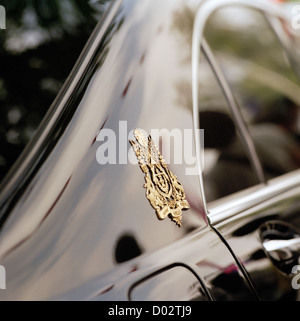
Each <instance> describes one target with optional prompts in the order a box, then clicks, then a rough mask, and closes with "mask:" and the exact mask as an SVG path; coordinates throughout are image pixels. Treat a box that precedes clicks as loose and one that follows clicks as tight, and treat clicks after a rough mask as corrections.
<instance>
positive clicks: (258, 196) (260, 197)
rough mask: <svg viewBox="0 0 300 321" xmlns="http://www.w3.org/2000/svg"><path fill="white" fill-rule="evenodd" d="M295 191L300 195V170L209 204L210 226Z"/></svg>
mask: <svg viewBox="0 0 300 321" xmlns="http://www.w3.org/2000/svg"><path fill="white" fill-rule="evenodd" d="M293 189H298V190H295V193H299V194H300V169H298V170H296V171H293V172H290V173H288V174H285V175H282V176H280V177H276V178H274V179H271V180H270V181H268V183H267V184H266V185H264V184H260V185H256V186H254V187H250V188H248V189H246V190H243V191H241V192H238V193H235V194H232V195H230V196H228V197H224V198H221V199H219V200H217V201H214V202H211V203H209V204H208V207H209V213H208V218H209V221H210V224H211V225H216V224H219V223H221V222H223V221H225V220H227V219H230V218H231V217H233V216H235V215H237V214H239V213H241V212H243V211H246V210H248V209H250V208H253V207H254V206H258V205H260V204H261V203H262V202H268V201H271V202H275V201H276V200H280V198H281V197H283V194H284V193H287V192H291V191H292V190H293Z"/></svg>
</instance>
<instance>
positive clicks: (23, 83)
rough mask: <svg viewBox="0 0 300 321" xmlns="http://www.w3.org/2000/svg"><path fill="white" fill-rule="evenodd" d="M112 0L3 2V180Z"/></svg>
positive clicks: (0, 114)
mask: <svg viewBox="0 0 300 321" xmlns="http://www.w3.org/2000/svg"><path fill="white" fill-rule="evenodd" d="M108 1H109V0H103V1H98V2H97V5H91V3H90V2H89V1H77V0H64V1H58V0H43V1H38V0H32V1H30V0H27V1H25V0H18V1H17V0H15V1H12V0H6V1H2V3H1V5H3V6H4V7H5V9H6V19H7V21H6V30H1V31H0V42H1V46H0V64H1V68H0V106H1V108H0V148H1V149H0V179H2V178H3V176H4V175H5V174H6V172H7V171H8V169H9V168H10V166H11V165H12V163H13V162H14V161H15V159H16V158H17V157H18V155H19V154H20V152H21V151H22V149H23V148H24V146H25V144H26V143H27V142H28V140H29V139H30V137H31V136H32V134H33V132H34V131H35V129H36V127H37V126H38V124H39V123H40V122H41V119H42V118H43V116H44V114H45V112H46V111H47V109H48V107H49V106H50V104H51V103H52V101H53V100H54V98H55V96H56V94H57V92H58V90H59V89H60V87H61V86H62V84H63V82H64V80H65V79H66V77H67V76H68V74H69V72H70V71H71V68H72V67H73V65H74V63H75V61H76V59H77V58H78V56H79V54H80V52H81V50H82V48H83V46H84V44H85V43H86V41H87V39H88V37H89V36H90V34H91V32H92V30H93V28H94V27H95V24H96V22H97V20H98V19H99V17H100V15H101V14H102V12H103V10H104V9H105V3H106V2H108Z"/></svg>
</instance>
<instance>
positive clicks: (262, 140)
mask: <svg viewBox="0 0 300 321" xmlns="http://www.w3.org/2000/svg"><path fill="white" fill-rule="evenodd" d="M229 17H235V19H231V18H229ZM273 23H274V20H268V17H265V16H264V15H263V14H262V13H261V12H258V11H256V10H252V9H248V8H247V9H245V8H231V7H230V8H225V9H224V8H223V9H219V10H217V11H216V12H215V13H214V14H213V15H212V16H211V17H210V18H209V21H208V24H207V27H206V30H205V37H206V39H207V41H208V43H209V45H210V47H211V48H212V51H213V53H214V55H215V57H216V59H217V60H218V62H219V63H220V65H221V68H222V70H223V72H224V74H225V76H226V78H227V81H228V83H229V85H230V87H231V89H232V91H233V93H234V95H235V98H236V100H237V102H238V105H239V106H240V109H241V112H242V115H243V118H244V120H245V121H246V123H247V125H248V128H249V132H250V134H251V136H252V139H253V142H254V145H255V149H256V152H257V154H258V157H259V159H260V162H261V164H262V167H263V170H264V175H265V178H266V180H268V179H270V178H273V177H276V176H278V175H282V174H285V173H288V172H290V171H293V170H295V169H297V168H299V166H300V145H299V133H300V130H299V122H298V119H299V106H300V99H299V89H300V87H299V81H298V78H297V76H296V74H295V70H296V68H295V64H294V65H293V66H292V65H291V63H290V59H289V58H290V57H289V56H288V53H287V51H286V50H284V49H283V45H282V43H281V41H280V40H284V41H289V40H290V38H292V37H293V36H292V33H291V31H289V30H288V26H287V25H286V24H283V23H281V22H279V21H277V24H276V27H277V29H280V32H281V34H280V36H281V39H279V37H278V36H277V35H276V34H275V32H274V30H273V28H272V26H271V25H272V24H273ZM293 58H295V57H293ZM294 63H295V61H294ZM296 67H297V66H296ZM237 148H241V147H237V145H235V146H233V145H232V146H231V147H230V148H229V149H228V153H229V154H230V155H236V154H235V153H236V150H237ZM232 173H235V171H232Z"/></svg>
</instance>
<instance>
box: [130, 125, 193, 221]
mask: <svg viewBox="0 0 300 321" xmlns="http://www.w3.org/2000/svg"><path fill="white" fill-rule="evenodd" d="M134 136H135V138H136V142H135V141H133V140H129V142H130V144H131V146H132V147H133V149H134V151H135V154H136V157H137V158H138V161H139V165H140V168H141V170H142V171H143V173H145V184H144V187H145V188H146V197H147V199H148V200H149V202H150V204H151V206H152V207H153V208H154V209H155V211H156V214H157V217H158V219H160V220H163V219H165V218H166V217H167V216H168V217H169V218H170V219H171V220H172V221H173V222H175V223H176V224H177V225H178V226H179V227H180V226H181V224H182V223H181V221H182V210H187V209H189V208H190V206H189V203H188V202H187V200H186V199H185V193H184V189H183V187H182V185H181V183H180V182H179V181H178V180H177V177H176V176H175V175H174V174H173V173H172V172H171V171H170V170H169V169H168V168H167V165H166V163H165V160H164V159H163V157H162V155H161V154H160V152H159V150H158V148H157V147H156V146H155V144H154V141H153V140H152V138H151V136H150V135H149V136H148V139H147V138H146V136H145V135H144V134H143V133H142V131H141V130H140V129H135V130H134Z"/></svg>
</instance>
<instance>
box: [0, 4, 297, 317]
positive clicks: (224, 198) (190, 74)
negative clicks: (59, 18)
mask: <svg viewBox="0 0 300 321" xmlns="http://www.w3.org/2000/svg"><path fill="white" fill-rule="evenodd" d="M294 6H296V5H295V4H294ZM294 6H292V7H291V6H288V7H287V6H286V5H284V4H280V3H276V2H274V1H267V0H259V1H250V0H210V1H201V0H164V1H158V0H135V1H132V0H130V1H129V0H115V1H111V3H110V5H109V7H108V9H107V10H106V12H105V13H104V15H103V16H102V18H101V20H100V21H99V23H98V25H97V26H96V28H95V30H94V32H93V33H92V35H91V36H90V38H89V40H88V42H87V44H86V46H85V48H84V49H83V51H82V53H81V55H80V57H79V58H78V60H77V63H76V65H75V66H74V68H73V70H72V72H71V74H70V76H69V77H68V79H67V80H66V82H65V84H64V86H63V88H62V89H61V91H60V93H59V94H58V96H57V98H56V99H55V101H54V102H53V104H52V105H51V106H50V109H49V111H48V112H47V114H46V116H45V117H44V119H43V121H42V122H41V124H40V126H39V128H38V130H37V131H36V133H35V135H34V137H33V138H32V139H31V141H30V142H29V144H28V145H27V146H26V148H25V150H24V151H23V153H22V154H21V156H20V157H19V158H18V160H17V162H16V163H15V164H14V166H13V167H12V169H11V170H10V172H9V173H8V175H7V176H6V178H5V179H4V180H3V182H2V185H1V194H0V208H1V214H0V222H1V230H0V266H1V269H0V276H1V277H0V286H1V289H0V299H1V300H3V301H11V300H13V301H16V300H17V301H23V300H24V301H31V300H45V301H64V300H73V301H83V300H88V301H237V300H238V301H242V300H245V301H257V300H262V301H277V300H298V299H299V288H300V285H299V284H298V279H299V270H300V262H299V251H300V232H299V228H300V219H299V218H300V216H299V212H300V169H299V165H300V157H299V155H300V152H299V150H300V149H299V145H298V144H299V136H300V135H299V134H300V127H299V126H300V125H299V120H300V118H299V116H298V115H299V106H300V98H299V97H300V96H299V89H300V86H299V76H300V68H299V66H300V65H299V63H300V56H299V54H300V50H299V49H300V46H299V39H300V38H299V30H298V24H297V22H298V18H299V17H298V11H297V10H292V9H293V8H295V7H294ZM296 9H297V8H296ZM123 312H124V311H123ZM136 312H137V313H139V311H136ZM110 313H111V314H112V315H113V314H114V313H115V314H118V311H117V307H116V311H115V310H112V311H110ZM157 313H159V312H157ZM161 313H162V311H161ZM165 313H168V311H165ZM178 313H179V314H181V315H182V314H183V313H185V314H186V315H187V314H189V313H190V310H185V309H184V308H182V309H181V310H180V311H179V312H178Z"/></svg>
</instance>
